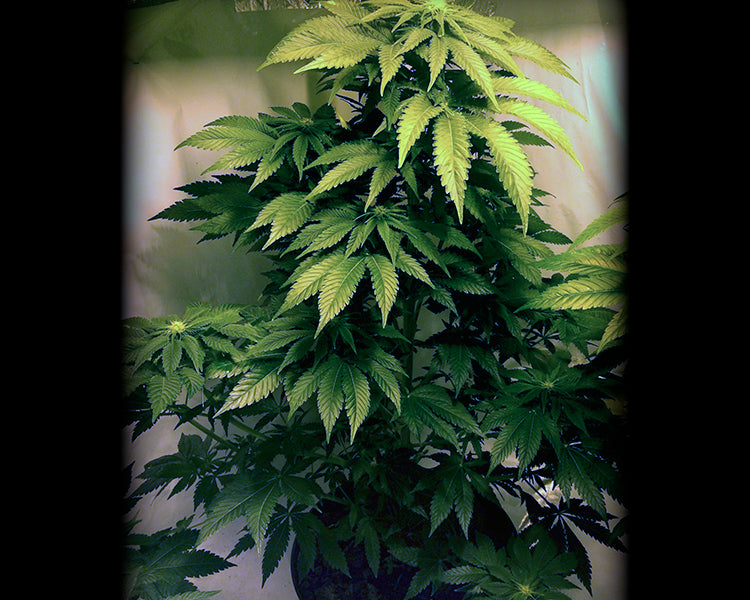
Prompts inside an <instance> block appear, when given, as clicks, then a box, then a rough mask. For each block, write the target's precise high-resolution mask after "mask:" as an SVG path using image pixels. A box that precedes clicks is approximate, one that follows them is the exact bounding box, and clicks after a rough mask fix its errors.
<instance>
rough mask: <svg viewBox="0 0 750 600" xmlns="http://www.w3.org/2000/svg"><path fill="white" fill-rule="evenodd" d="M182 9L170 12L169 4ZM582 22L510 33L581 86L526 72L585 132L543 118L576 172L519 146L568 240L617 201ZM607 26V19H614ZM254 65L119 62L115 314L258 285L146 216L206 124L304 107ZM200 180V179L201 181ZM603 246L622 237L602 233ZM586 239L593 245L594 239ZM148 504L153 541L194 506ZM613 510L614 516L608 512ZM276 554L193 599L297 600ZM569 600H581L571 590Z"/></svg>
mask: <svg viewBox="0 0 750 600" xmlns="http://www.w3.org/2000/svg"><path fill="white" fill-rule="evenodd" d="M520 3H521V0H516V2H508V3H502V5H505V6H506V8H507V10H505V11H504V10H503V9H502V8H501V9H499V10H498V14H502V15H503V16H512V8H513V7H514V6H515V5H519V4H520ZM178 4H179V3H178ZM576 4H577V5H579V8H580V7H583V9H585V10H584V12H585V13H586V14H589V15H590V14H595V15H599V19H598V22H597V19H594V22H593V23H592V22H591V19H587V22H586V23H581V24H575V23H566V24H565V26H560V27H549V26H548V25H545V26H544V27H542V26H538V27H535V26H534V23H533V22H532V23H529V24H526V26H524V23H521V22H518V23H517V25H516V28H515V31H516V32H517V33H519V34H520V35H524V36H526V37H530V38H532V39H534V40H536V41H538V42H539V43H541V44H543V45H544V46H545V47H547V48H548V49H550V50H551V51H552V52H554V53H555V54H557V55H558V56H559V57H560V58H561V59H562V60H563V61H565V62H566V63H567V64H568V65H569V66H570V67H571V70H572V72H573V74H574V75H575V77H576V78H577V79H578V81H579V83H580V85H576V84H575V83H573V82H571V81H569V80H568V79H566V78H563V77H560V76H556V75H551V74H549V73H547V72H545V71H543V70H541V69H539V68H536V67H535V65H532V64H524V65H522V68H524V70H525V73H526V74H527V76H529V77H532V78H535V79H537V80H539V81H542V82H544V83H547V84H548V85H550V86H551V87H552V88H553V89H556V90H557V91H559V92H560V93H562V95H563V96H564V97H566V98H567V99H568V100H569V101H570V102H571V103H572V104H573V106H575V107H576V108H577V109H578V110H579V112H581V113H582V114H583V115H585V116H586V119H587V120H586V121H584V120H582V119H580V118H578V117H576V116H575V115H572V114H571V113H568V112H566V111H563V110H561V109H560V110H556V109H555V108H554V107H549V106H546V105H545V106H544V108H545V109H546V110H547V111H548V112H549V113H550V114H551V115H552V116H553V117H554V118H555V119H556V120H557V121H558V122H559V123H560V124H561V125H562V126H563V127H564V128H565V129H566V131H567V132H568V134H569V136H570V138H571V140H572V143H573V147H574V149H575V151H576V154H577V156H578V158H579V159H580V160H581V162H582V163H583V165H584V170H583V171H581V169H580V168H579V167H578V166H577V165H576V164H575V163H574V162H573V161H572V160H571V159H569V158H568V157H567V156H565V154H564V153H562V152H561V151H559V150H557V149H552V148H534V147H530V148H529V154H530V157H531V160H532V164H533V165H534V168H535V169H536V170H537V171H538V175H537V178H536V179H535V185H536V187H539V188H541V189H544V190H545V191H547V192H549V193H550V194H552V195H553V196H554V198H548V202H547V203H548V204H549V206H548V207H546V208H544V209H543V211H542V216H543V217H545V218H547V219H548V220H549V221H550V222H551V223H552V224H553V225H555V226H556V227H558V228H559V229H560V230H561V231H563V232H564V233H566V234H567V235H568V236H570V237H574V236H575V235H576V234H577V233H579V232H580V231H581V230H582V229H583V227H584V226H585V225H586V224H588V223H589V222H590V221H591V220H592V219H594V218H595V217H596V216H598V215H599V214H601V213H602V212H603V211H604V210H606V209H607V207H608V206H609V205H610V203H611V202H612V200H613V199H614V198H615V197H616V196H618V195H620V194H622V193H623V192H625V191H627V181H626V164H625V160H626V149H627V137H626V131H627V123H626V104H625V98H626V89H625V84H626V81H625V72H626V64H625V56H626V49H625V46H624V43H625V40H624V29H623V27H622V23H621V22H618V21H617V20H615V21H611V20H610V18H611V17H610V16H609V14H612V12H611V6H610V10H609V11H608V14H606V15H605V14H603V11H602V10H601V8H602V6H603V5H605V4H608V3H603V2H596V1H595V0H581V1H580V2H577V3H576ZM614 14H615V15H617V12H616V11H615V12H614ZM259 60H260V59H259V58H257V57H249V58H238V57H232V58H229V57H227V58H224V57H220V56H219V57H217V56H213V57H208V58H203V59H200V58H193V59H192V60H189V61H144V62H140V63H139V64H131V65H128V66H127V67H126V69H125V72H124V77H123V94H124V98H123V103H124V109H125V112H124V115H123V131H124V140H123V141H124V148H123V150H124V160H125V164H124V165H123V167H124V171H123V172H124V190H123V199H124V202H123V238H124V244H125V245H124V256H123V316H125V317H127V316H133V315H140V316H146V317H151V316H157V315H165V314H171V313H179V312H181V311H182V310H183V309H184V306H185V305H186V304H187V302H189V301H191V300H206V301H210V302H216V303H218V302H252V301H253V300H254V299H255V298H256V297H257V295H258V293H259V292H260V290H261V288H262V287H263V285H264V284H263V283H262V282H261V281H260V279H259V278H258V277H257V274H258V273H259V271H262V266H263V262H264V259H263V258H262V257H258V256H254V255H247V254H245V253H231V244H230V242H229V240H227V239H223V240H219V241H212V242H207V243H204V244H200V245H196V242H197V240H198V239H200V237H201V234H200V233H199V232H191V231H189V230H188V228H187V227H186V226H181V225H179V224H173V223H171V222H166V221H151V222H148V221H147V219H149V218H150V217H152V216H153V215H155V214H156V213H158V212H159V211H161V210H162V209H164V208H166V207H167V206H169V205H170V204H172V203H173V202H175V201H177V200H179V199H180V198H181V197H182V196H181V194H180V193H179V192H176V191H174V188H175V187H177V186H180V185H184V184H185V183H188V182H190V181H194V180H196V179H200V178H202V177H201V175H200V173H201V171H202V170H203V169H204V168H205V167H207V166H208V165H209V164H211V162H213V160H215V158H216V156H217V155H216V154H214V153H211V152H206V151H201V150H197V149H192V148H185V149H181V150H179V151H174V148H175V146H177V144H178V143H180V142H181V141H182V140H184V139H185V138H186V137H188V136H189V135H190V134H192V133H194V132H196V131H198V130H199V129H200V128H202V127H203V126H204V125H205V124H206V123H208V122H209V121H211V120H213V119H215V118H217V117H219V116H223V115H231V114H247V115H252V116H254V115H257V113H258V112H259V111H268V109H269V107H270V106H273V105H290V104H291V103H292V102H294V101H297V100H301V101H309V93H308V81H307V79H306V78H305V77H304V76H292V75H291V72H292V71H293V70H294V69H293V68H287V66H285V65H284V66H279V67H272V68H269V69H267V70H264V71H261V72H260V73H257V72H256V68H257V66H258V64H259ZM205 177H208V175H207V176H205ZM608 238H609V239H610V240H614V239H616V238H617V239H622V233H618V232H613V233H612V234H609V235H608ZM597 241H601V239H600V240H597ZM175 425H176V421H170V420H169V419H162V420H161V421H160V422H159V423H157V425H156V426H154V427H153V428H152V429H151V430H149V431H148V432H147V433H145V434H143V435H141V436H140V437H139V438H138V440H136V442H135V443H134V444H133V445H132V447H131V444H130V442H129V440H130V432H129V431H128V432H126V434H125V437H124V439H123V444H124V445H125V446H126V451H125V455H126V460H127V462H130V461H134V462H135V466H134V473H135V474H137V473H139V472H140V471H141V469H142V467H143V465H144V464H145V463H146V462H147V461H148V460H151V459H152V458H154V457H156V456H159V455H161V454H164V453H172V452H175V451H176V446H177V440H178V439H179V435H180V433H181V432H182V431H185V432H188V433H189V432H190V431H188V429H187V428H181V429H180V430H177V431H175V430H174V426H175ZM154 496H155V494H151V495H149V496H148V497H147V498H146V499H145V500H144V501H142V502H141V504H140V506H139V508H138V515H137V516H138V518H139V519H141V522H140V524H139V525H138V531H142V532H144V533H152V532H154V531H157V530H158V529H160V528H162V527H165V526H167V525H172V524H174V523H175V522H176V521H177V520H178V519H180V518H181V517H182V516H183V515H184V514H187V513H188V512H189V511H190V510H191V509H192V499H191V496H190V493H189V492H182V493H180V494H177V495H175V496H174V497H173V498H172V499H171V500H170V501H168V502H167V501H166V494H162V495H161V496H159V497H158V498H156V499H155V498H154ZM610 510H611V511H612V512H614V513H617V514H621V513H622V509H621V508H620V507H618V506H616V505H614V503H612V504H611V506H610ZM241 525H242V523H241V521H238V522H236V523H235V524H234V525H233V526H230V527H228V528H227V529H226V531H224V533H223V534H219V535H216V536H214V537H213V538H211V539H210V540H209V541H208V542H206V543H205V544H204V546H203V547H205V548H207V549H210V550H212V551H214V552H217V553H219V554H221V555H223V556H226V554H227V553H228V552H229V551H230V550H231V548H232V545H233V539H232V537H231V533H232V532H234V531H236V530H238V529H239V528H240V527H241ZM583 540H584V542H585V543H587V545H588V546H589V547H590V548H591V561H592V566H593V572H594V600H605V599H606V600H622V599H624V598H625V590H624V577H625V575H624V573H625V572H624V566H625V558H624V557H623V556H622V555H621V554H619V553H617V552H614V551H611V550H609V549H607V548H605V547H602V546H600V545H598V544H596V543H588V542H589V541H590V540H588V539H587V538H586V537H585V536H583ZM288 554H289V553H287V557H285V559H284V560H283V561H282V564H281V565H280V566H279V568H278V569H277V571H276V573H275V574H274V575H273V576H272V577H271V579H269V581H268V582H267V583H266V585H265V587H264V588H263V589H261V586H260V582H261V577H260V564H259V560H258V555H257V552H255V551H254V550H251V551H248V552H245V553H244V554H243V555H241V556H240V557H239V558H235V559H234V560H233V562H235V564H237V565H238V567H236V568H233V569H229V570H227V571H225V572H223V573H220V574H217V575H215V576H211V577H205V578H201V579H199V580H197V583H198V585H199V586H200V588H201V589H203V590H214V589H222V590H223V591H222V593H221V594H219V595H217V596H215V598H216V599H217V600H252V599H258V600H260V599H262V600H296V598H295V594H294V591H293V588H292V586H291V581H290V577H289V569H288V566H287V561H288ZM573 597H574V598H575V599H578V598H581V599H583V598H588V597H589V596H588V593H586V592H584V591H581V592H580V593H578V594H575V595H573Z"/></svg>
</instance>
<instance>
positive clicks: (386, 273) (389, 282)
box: [366, 254, 398, 327]
mask: <svg viewBox="0 0 750 600" xmlns="http://www.w3.org/2000/svg"><path fill="white" fill-rule="evenodd" d="M366 261H367V268H368V270H369V271H370V278H371V281H372V287H373V290H374V292H375V300H376V301H377V303H378V306H379V307H380V314H381V318H382V320H383V327H385V324H386V321H387V320H388V313H389V312H390V310H391V307H392V306H393V303H394V302H395V301H396V296H397V295H398V275H397V274H396V268H395V267H394V265H393V263H392V262H391V261H390V260H388V259H387V258H386V257H385V256H383V255H382V254H370V255H368V256H367V258H366Z"/></svg>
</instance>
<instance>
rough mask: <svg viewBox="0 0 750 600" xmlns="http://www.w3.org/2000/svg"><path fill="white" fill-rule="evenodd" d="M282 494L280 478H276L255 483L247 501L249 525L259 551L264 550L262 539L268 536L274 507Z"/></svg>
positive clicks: (245, 511) (246, 511) (246, 509)
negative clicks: (267, 531)
mask: <svg viewBox="0 0 750 600" xmlns="http://www.w3.org/2000/svg"><path fill="white" fill-rule="evenodd" d="M280 495H281V485H280V484H279V481H278V479H275V478H274V479H271V480H270V481H265V482H258V483H256V484H255V485H253V493H252V494H251V495H250V497H249V498H248V499H247V502H246V503H245V509H244V513H245V516H246V517H247V527H248V529H249V530H250V534H251V535H252V536H253V539H254V540H255V542H256V544H257V547H258V552H261V551H262V541H263V539H264V538H265V537H266V530H267V529H268V523H269V522H270V521H271V515H273V509H274V507H275V506H276V501H277V500H278V498H279V496H280Z"/></svg>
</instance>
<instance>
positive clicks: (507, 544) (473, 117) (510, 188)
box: [124, 0, 627, 600]
mask: <svg viewBox="0 0 750 600" xmlns="http://www.w3.org/2000/svg"><path fill="white" fill-rule="evenodd" d="M324 7H325V9H326V13H325V14H324V15H322V16H320V15H318V16H314V17H313V18H311V19H309V20H308V21H306V22H304V23H303V24H302V25H300V26H298V27H297V28H295V29H294V30H293V31H292V32H291V33H289V34H288V35H287V36H286V37H285V38H284V39H282V40H281V41H280V42H279V44H278V45H277V46H276V47H275V48H274V49H273V50H272V52H271V53H270V54H269V56H268V58H267V60H266V62H265V63H264V65H263V66H264V67H265V66H266V65H270V64H274V63H280V62H287V61H307V62H306V63H305V64H304V65H303V66H302V67H301V68H300V69H299V71H300V72H304V71H308V70H317V71H320V88H321V90H322V91H323V92H325V93H326V94H327V97H328V100H329V102H328V103H325V104H323V105H322V106H321V107H320V108H318V109H317V110H314V111H313V110H312V109H311V108H310V107H308V106H307V105H305V104H302V103H299V102H298V103H295V104H293V105H292V106H291V107H274V108H273V109H271V110H272V113H270V112H269V114H259V115H257V116H224V117H220V118H218V119H216V120H215V121H213V122H211V123H209V124H208V125H206V127H205V128H204V129H202V130H201V131H199V132H197V133H195V134H194V135H192V136H190V137H189V138H188V139H187V140H185V141H184V142H182V144H181V145H180V146H193V147H198V148H203V149H207V150H215V151H222V154H221V156H220V157H219V158H218V160H217V161H215V162H214V163H213V164H212V165H211V166H210V167H209V168H208V169H206V172H208V171H211V172H213V173H214V175H213V176H212V178H211V179H207V180H201V181H196V182H192V183H188V184H186V185H184V186H182V187H181V188H179V189H180V191H182V192H183V193H184V194H185V197H184V198H183V199H181V200H180V201H178V202H176V203H174V204H173V205H171V206H169V207H168V208H166V209H165V210H163V211H162V212H161V213H159V214H158V215H156V216H155V217H154V218H159V219H169V220H173V221H180V222H191V223H193V224H194V225H193V229H195V230H198V231H201V232H202V233H203V238H202V240H201V241H204V240H212V239H216V238H220V237H224V236H233V243H234V247H235V248H236V249H238V250H239V249H244V250H246V251H249V252H256V251H258V252H263V253H264V255H265V256H267V257H268V258H269V260H270V261H271V264H272V268H271V269H270V270H269V271H267V272H266V273H265V274H264V275H265V277H266V278H267V279H268V286H267V287H266V290H265V292H264V294H263V296H262V297H261V299H260V301H259V302H257V303H255V304H253V305H244V304H242V305H240V304H238V305H220V306H211V305H208V304H205V303H199V302H196V303H193V304H191V305H189V306H188V308H187V309H186V311H185V312H184V314H181V315H170V316H165V317H158V318H148V319H147V318H140V317H139V318H131V319H127V320H126V321H125V323H124V328H125V337H124V365H125V370H126V375H125V377H124V392H125V397H126V407H127V419H126V421H127V424H129V425H131V426H133V427H134V433H133V436H134V437H137V436H138V435H140V434H141V433H143V432H144V431H146V430H147V429H149V428H150V427H151V426H152V425H153V423H155V422H156V421H157V420H158V419H159V418H161V417H163V416H165V415H172V416H177V417H178V418H179V424H180V425H184V424H191V425H192V426H193V427H195V428H196V429H197V430H198V431H200V432H202V434H203V435H196V434H191V433H183V434H182V436H181V438H180V441H179V444H178V447H177V449H176V450H177V451H176V452H175V453H173V454H169V455H165V456H162V457H159V458H156V459H155V460H153V461H151V462H149V463H148V464H146V466H145V469H144V471H143V473H140V474H139V475H138V478H139V479H140V480H142V481H141V483H140V485H138V486H137V487H136V489H135V490H134V491H133V492H132V493H131V494H129V496H128V503H127V507H128V508H130V507H132V506H133V505H134V503H135V502H137V500H138V498H140V497H141V496H143V495H145V494H146V493H148V492H150V491H153V490H157V489H158V490H162V489H165V488H167V487H169V486H171V494H174V493H176V492H177V491H181V490H186V489H192V493H193V501H194V508H195V511H194V513H193V514H191V515H186V517H185V519H184V520H182V521H180V522H179V523H178V524H177V525H176V526H175V527H173V528H167V529H165V530H162V531H160V532H157V533H155V534H153V535H142V534H141V535H136V534H133V533H132V525H133V523H132V522H130V523H128V524H127V529H128V531H129V532H130V533H129V535H128V537H127V539H126V544H127V546H128V553H127V559H126V563H125V566H126V597H127V598H147V599H151V598H166V597H172V596H179V597H180V598H203V597H206V596H208V595H211V594H213V593H214V592H201V591H198V590H197V587H196V586H195V584H194V583H193V582H192V581H190V580H189V578H193V577H200V576H202V575H206V574H209V573H213V572H216V571H219V570H222V569H225V568H228V567H229V566H231V563H230V562H229V560H230V559H231V558H232V557H233V556H236V555H238V554H239V553H241V552H244V551H247V550H249V549H250V548H253V547H255V548H257V549H258V551H259V552H261V553H262V572H263V579H264V581H265V579H266V578H267V577H268V575H270V574H271V573H272V572H273V571H274V570H275V568H276V567H277V565H278V563H279V561H280V559H281V557H282V556H283V555H284V554H285V552H286V551H287V550H288V549H289V547H290V544H292V543H293V544H294V573H293V577H294V579H295V583H296V586H297V590H298V594H299V595H300V598H301V600H306V599H307V598H308V597H313V596H306V595H305V594H306V593H307V592H306V591H305V590H308V589H312V588H314V589H315V590H316V596H314V597H318V598H322V597H329V596H330V597H335V598H348V597H351V598H355V597H356V598H389V599H391V598H419V599H424V598H457V599H458V598H470V597H471V598H475V597H476V598H567V597H568V596H566V594H565V590H567V589H571V588H574V587H576V584H574V583H573V580H572V578H574V577H575V578H576V579H577V581H578V584H580V585H583V586H584V587H586V588H588V589H589V591H590V590H591V567H590V562H589V560H588V556H587V553H586V550H585V548H584V546H583V544H582V543H581V542H580V540H579V539H578V536H577V534H576V532H575V530H574V528H573V527H572V526H571V525H575V526H576V527H577V528H578V529H580V530H582V531H584V532H585V533H586V534H588V535H590V536H592V537H594V538H595V539H597V540H599V541H600V542H602V543H604V544H607V545H609V546H611V547H613V548H617V549H620V550H624V549H625V548H624V545H623V543H622V541H621V539H620V538H621V536H622V535H623V534H624V524H625V520H624V519H622V520H620V521H619V523H617V524H616V525H614V523H613V522H612V521H613V518H612V515H610V514H608V513H607V510H606V506H605V493H606V494H608V495H609V496H610V497H612V498H613V499H615V500H616V501H617V502H619V503H621V504H624V502H625V500H624V497H623V490H622V484H621V470H622V462H623V446H624V442H625V438H626V428H625V424H626V423H625V416H624V414H623V411H621V410H612V406H613V403H612V402H611V401H612V399H613V398H617V397H618V396H619V395H621V390H622V384H623V381H622V380H623V378H622V374H621V368H622V365H623V364H624V363H625V360H626V357H627V355H626V352H625V344H624V340H625V338H626V333H625V328H624V325H625V312H624V308H622V304H623V301H624V291H623V289H624V288H623V280H624V273H625V262H624V257H625V247H624V245H622V244H601V245H597V246H585V247H584V246H581V244H582V243H583V242H584V241H587V240H590V239H591V238H592V237H594V236H595V235H596V234H598V233H600V232H602V231H603V230H605V229H607V228H608V227H610V226H612V225H613V224H615V223H619V222H621V221H623V219H624V217H625V212H624V211H625V208H624V207H625V204H624V202H619V203H617V204H616V205H615V206H614V208H612V209H611V210H609V211H608V212H607V213H605V214H604V215H603V216H602V217H600V218H599V219H597V220H596V221H594V222H593V223H592V224H591V225H590V226H589V227H587V228H586V229H585V230H584V231H583V232H581V235H580V236H579V237H578V239H576V240H573V241H571V240H570V239H569V238H567V237H566V236H565V235H563V234H562V233H561V232H559V231H557V230H555V229H554V228H553V227H552V226H550V225H549V224H547V223H545V222H544V220H543V219H542V218H541V217H540V216H539V214H538V212H537V211H536V207H538V206H540V205H541V204H542V198H545V197H546V196H547V195H548V194H547V193H546V192H544V191H542V190H540V189H537V188H536V187H534V184H533V178H534V170H533V168H532V166H531V164H530V163H529V161H528V158H527V156H526V152H525V151H524V145H528V144H532V145H554V146H557V147H558V148H559V149H561V150H562V151H563V152H564V153H565V154H566V155H567V157H568V158H565V160H574V161H576V162H578V161H577V158H576V157H575V154H574V151H573V148H572V147H571V144H570V142H569V140H568V138H567V136H566V134H565V132H564V131H563V130H562V128H561V127H560V126H559V125H558V124H557V123H556V122H555V121H554V120H553V119H552V118H551V117H550V116H549V115H548V114H547V113H546V112H544V111H543V110H542V109H541V108H539V107H538V106H536V105H535V104H532V103H530V102H527V101H525V100H522V99H520V97H525V98H531V99H536V100H541V101H544V102H547V103H550V104H552V105H556V106H559V107H563V108H565V109H567V110H570V111H572V112H574V113H575V112H576V110H575V108H574V107H573V106H571V105H570V104H569V103H568V102H567V101H566V100H565V99H564V98H562V97H561V96H560V95H559V94H558V93H556V92H555V91H553V90H552V89H551V88H549V87H548V86H546V85H544V84H542V83H539V82H536V81H533V80H531V79H528V78H526V77H525V76H524V75H523V72H522V70H521V68H520V67H519V65H518V63H517V62H516V61H517V60H518V59H524V60H529V61H532V62H534V63H536V64H538V65H540V66H542V67H544V68H545V69H547V70H549V71H551V72H552V73H555V74H559V75H560V76H564V77H570V78H573V76H572V74H571V73H570V72H569V69H568V68H567V66H566V65H565V64H563V63H562V61H560V60H559V59H558V58H557V57H556V56H554V55H553V54H552V53H551V52H549V51H548V50H546V49H545V48H543V47H542V46H540V45H539V44H537V43H535V42H533V41H531V40H528V39H525V38H522V37H520V36H518V35H516V34H514V33H513V32H512V27H513V22H512V21H510V20H508V19H504V18H501V17H491V16H486V15H481V14H478V13H476V12H474V11H472V10H471V9H470V8H467V7H465V6H463V5H462V4H458V3H456V4H453V3H450V2H447V1H446V0H428V1H426V2H422V1H419V0H367V1H365V2H361V3H359V2H352V1H350V0H335V1H331V2H326V3H325V4H324ZM337 98H338V99H341V100H343V101H344V102H345V103H346V104H347V105H348V107H349V110H348V112H345V111H343V110H342V108H341V107H342V106H343V105H342V104H341V103H340V102H339V103H338V104H337V103H336V102H335V99H337ZM555 249H557V250H559V251H557V252H556V251H555ZM563 250H564V251H563ZM618 369H619V370H618ZM131 475H132V474H131V473H130V471H129V470H128V472H127V476H128V477H127V482H126V483H128V484H129V482H130V476H131ZM553 488H554V489H555V490H556V491H557V494H556V495H555V494H545V490H549V489H553ZM510 497H512V498H514V499H515V500H516V501H517V502H519V503H520V504H521V505H522V506H523V507H524V509H525V511H526V518H525V519H524V523H523V525H522V526H521V527H520V528H518V530H517V529H516V527H514V526H513V524H512V523H511V521H510V520H509V519H508V517H507V515H506V514H505V512H504V510H503V501H504V499H508V498H510ZM237 519H243V522H244V529H243V530H242V534H241V536H240V537H239V539H237V543H236V546H235V548H234V549H233V551H232V552H231V553H230V555H229V556H227V557H226V558H222V557H219V556H216V555H215V554H212V553H210V552H208V551H206V550H201V549H199V548H198V546H200V544H201V543H202V542H204V541H205V540H206V539H208V538H209V537H210V536H211V535H213V534H214V533H216V532H217V531H219V530H220V529H222V528H223V527H224V526H226V525H227V524H229V523H230V522H233V521H235V520H237ZM322 571H327V572H328V573H329V574H330V575H331V576H332V577H333V579H330V580H329V581H328V583H323V582H321V580H320V579H319V578H320V576H321V575H320V573H321V572H322ZM336 572H339V573H340V574H343V575H342V576H339V577H338V578H336ZM355 575H356V576H360V575H361V576H362V579H361V580H357V577H355ZM342 577H343V578H342ZM346 581H351V582H352V583H351V586H352V588H353V589H354V591H346V590H345V589H343V588H342V587H341V586H342V582H346ZM306 582H308V583H306ZM386 583H387V584H388V585H389V586H390V587H389V588H388V589H386V587H387V586H386V587H384V586H385V584H386ZM327 585H328V586H330V587H328V588H326V586H327ZM325 594H329V596H326V595H325ZM347 594H348V595H347Z"/></svg>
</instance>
